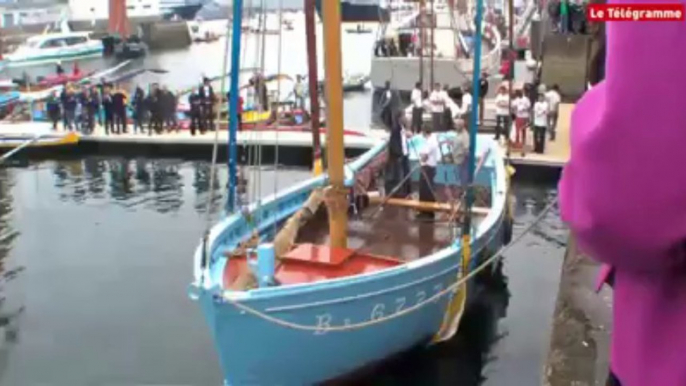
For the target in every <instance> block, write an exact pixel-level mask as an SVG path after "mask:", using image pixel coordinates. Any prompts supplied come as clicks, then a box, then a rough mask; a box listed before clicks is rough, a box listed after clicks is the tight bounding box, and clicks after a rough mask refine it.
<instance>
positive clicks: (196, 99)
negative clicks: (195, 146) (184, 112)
mask: <svg viewBox="0 0 686 386" xmlns="http://www.w3.org/2000/svg"><path fill="white" fill-rule="evenodd" d="M188 104H189V105H190V107H191V111H190V115H191V135H195V132H196V130H200V133H201V134H205V128H204V125H202V99H200V89H198V90H197V91H196V90H193V92H191V94H190V95H189V96H188Z"/></svg>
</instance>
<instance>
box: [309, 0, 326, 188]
mask: <svg viewBox="0 0 686 386" xmlns="http://www.w3.org/2000/svg"><path fill="white" fill-rule="evenodd" d="M315 1H316V0H305V35H306V37H307V67H308V74H307V81H308V86H309V93H310V126H311V129H312V171H313V172H314V174H315V175H319V174H321V173H322V171H323V166H322V144H321V139H320V135H319V85H318V80H319V76H318V71H317V35H316V32H315V28H316V27H315V17H314V11H315Z"/></svg>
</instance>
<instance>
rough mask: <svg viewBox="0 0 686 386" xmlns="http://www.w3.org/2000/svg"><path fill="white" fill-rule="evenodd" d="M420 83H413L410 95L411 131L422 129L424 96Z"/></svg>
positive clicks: (417, 131)
mask: <svg viewBox="0 0 686 386" xmlns="http://www.w3.org/2000/svg"><path fill="white" fill-rule="evenodd" d="M422 94H423V93H422V84H421V83H420V82H417V83H415V85H414V89H413V90H412V94H411V96H410V100H411V102H412V127H411V129H412V131H413V132H415V133H420V132H421V131H422V122H423V120H424V98H423V97H422V96H423V95H422Z"/></svg>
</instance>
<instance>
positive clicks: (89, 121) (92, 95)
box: [81, 88, 100, 134]
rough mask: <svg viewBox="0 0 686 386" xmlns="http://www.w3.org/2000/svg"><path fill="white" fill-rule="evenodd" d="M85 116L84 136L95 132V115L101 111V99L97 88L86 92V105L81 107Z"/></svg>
mask: <svg viewBox="0 0 686 386" xmlns="http://www.w3.org/2000/svg"><path fill="white" fill-rule="evenodd" d="M81 108H82V109H83V110H82V111H83V114H84V125H83V132H84V134H93V131H94V130H95V115H96V114H97V113H98V111H99V110H100V97H99V95H98V91H97V90H96V89H95V88H91V89H89V90H84V103H83V105H82V106H81Z"/></svg>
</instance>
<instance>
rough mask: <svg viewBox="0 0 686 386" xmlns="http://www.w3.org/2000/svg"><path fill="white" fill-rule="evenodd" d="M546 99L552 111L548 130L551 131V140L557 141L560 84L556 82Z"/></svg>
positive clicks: (547, 93)
mask: <svg viewBox="0 0 686 386" xmlns="http://www.w3.org/2000/svg"><path fill="white" fill-rule="evenodd" d="M545 99H546V100H547V101H548V107H549V108H550V113H549V114H548V130H549V131H550V140H551V141H555V134H556V133H555V130H556V129H557V117H558V113H559V111H560V102H561V101H562V97H560V86H558V85H556V84H554V85H553V87H552V88H551V89H550V90H549V91H548V92H546V94H545Z"/></svg>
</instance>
